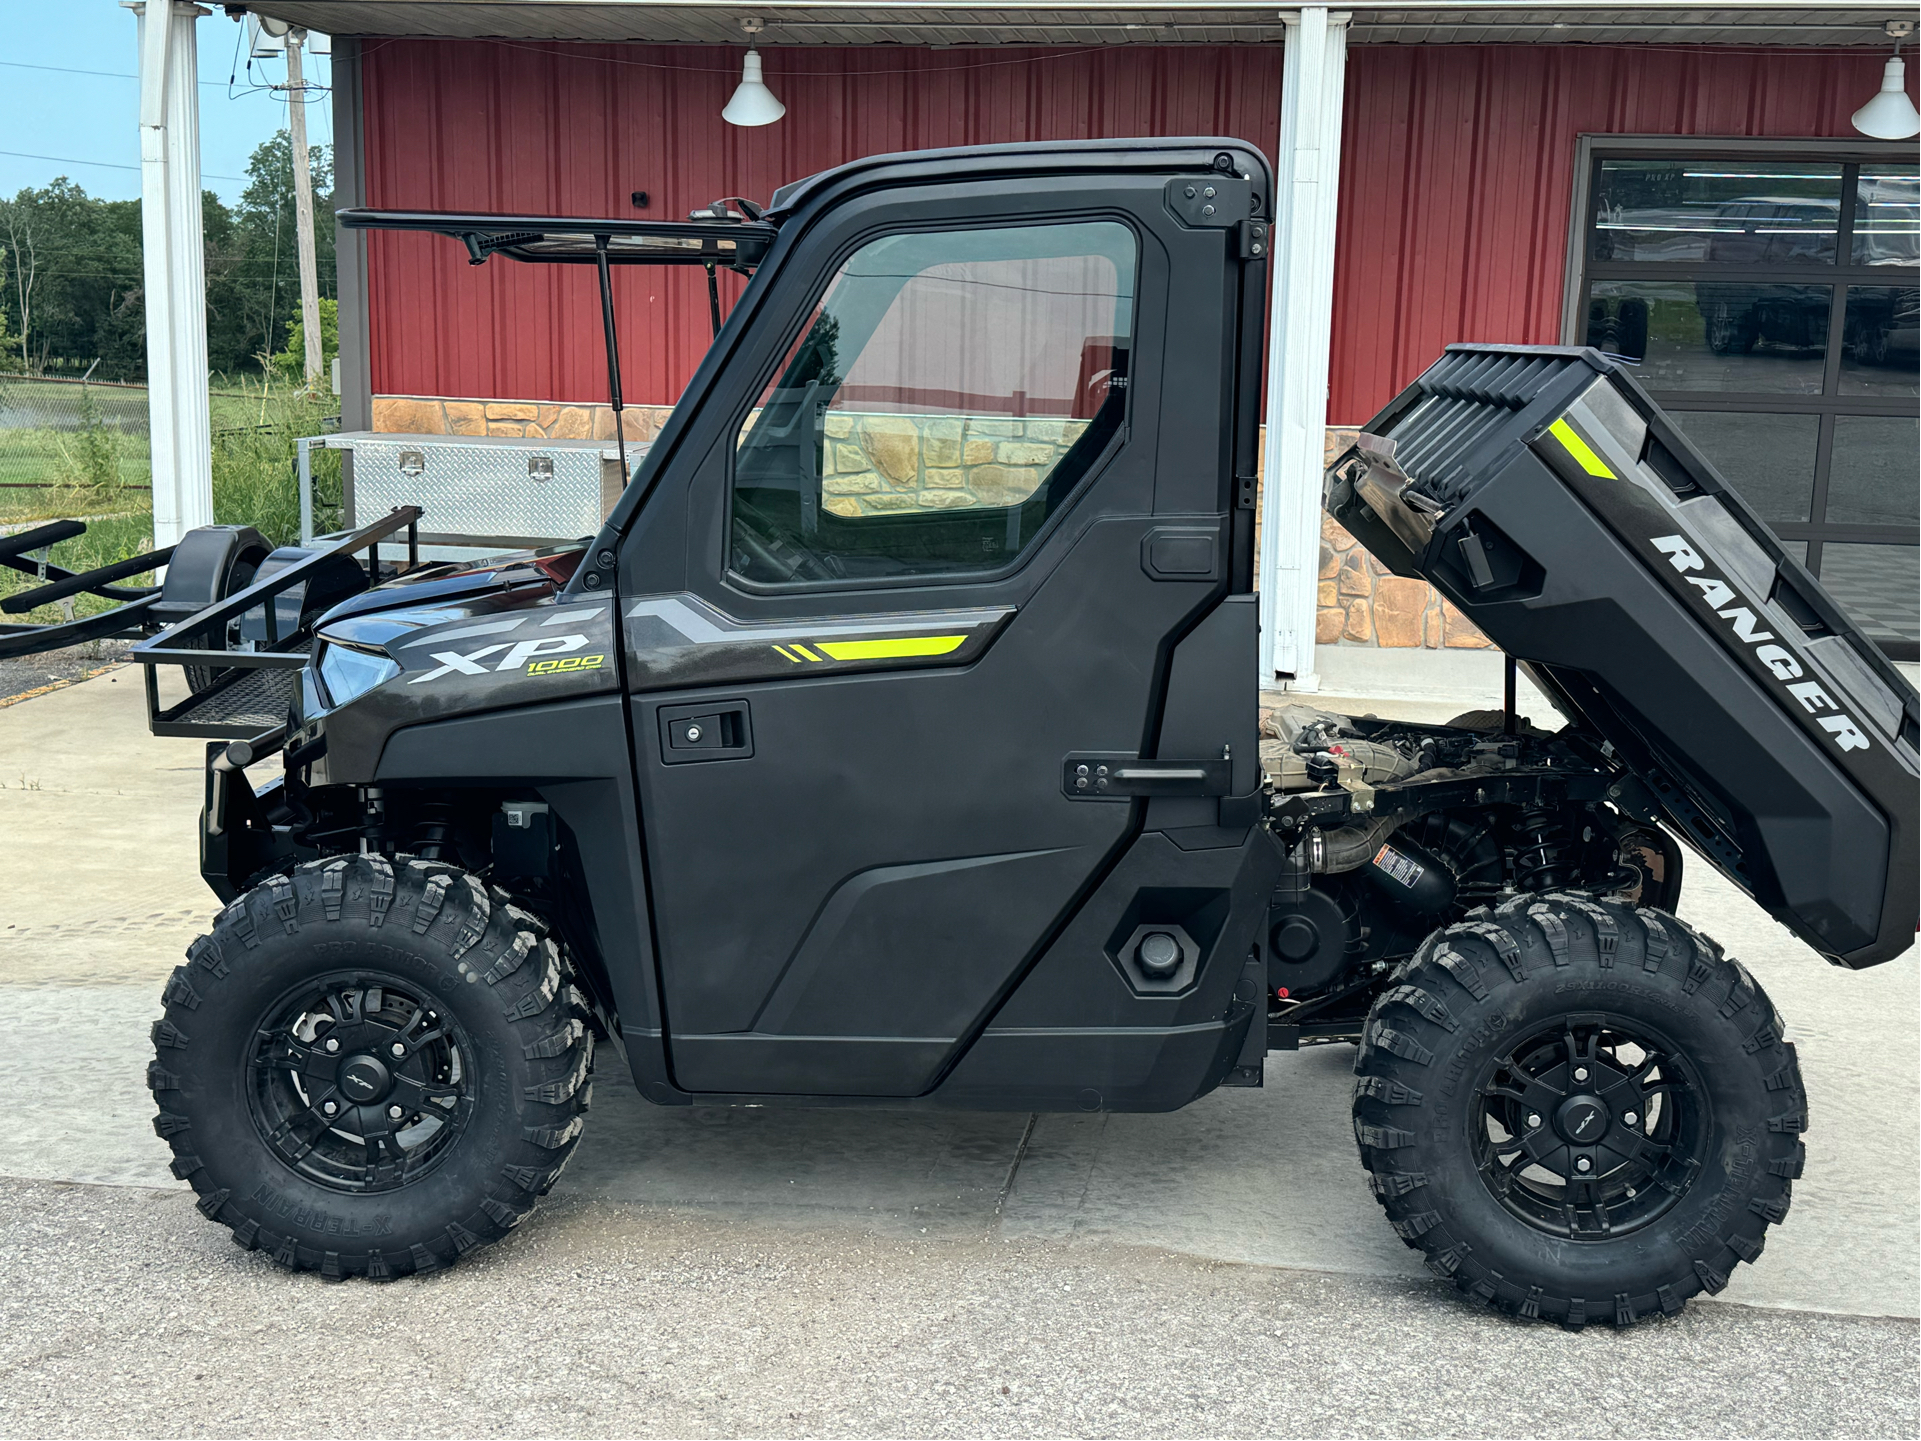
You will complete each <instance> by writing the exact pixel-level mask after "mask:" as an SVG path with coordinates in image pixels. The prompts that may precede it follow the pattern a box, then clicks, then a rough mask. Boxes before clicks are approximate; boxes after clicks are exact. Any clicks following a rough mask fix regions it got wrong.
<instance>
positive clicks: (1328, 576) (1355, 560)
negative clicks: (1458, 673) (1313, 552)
mask: <svg viewBox="0 0 1921 1441" xmlns="http://www.w3.org/2000/svg"><path fill="white" fill-rule="evenodd" d="M1358 434H1360V432H1359V431H1358V430H1355V429H1354V428H1352V427H1350V426H1333V425H1330V426H1329V427H1328V428H1327V446H1326V451H1325V455H1326V461H1325V463H1326V464H1329V465H1332V464H1333V463H1334V461H1335V460H1336V459H1337V458H1338V457H1339V456H1340V455H1341V453H1342V452H1343V451H1345V450H1346V449H1347V448H1348V447H1349V446H1350V445H1352V444H1353V443H1354V437H1355V436H1357V435H1358ZM1316 600H1317V604H1316V606H1315V611H1314V643H1315V644H1316V645H1345V646H1368V647H1374V648H1379V649H1389V650H1401V649H1406V650H1415V649H1424V650H1441V649H1444V648H1445V649H1450V650H1486V649H1488V648H1489V643H1488V639H1487V637H1486V636H1484V635H1482V634H1481V632H1480V631H1479V630H1477V629H1476V628H1475V626H1474V623H1473V622H1472V621H1470V620H1469V619H1468V618H1467V617H1466V616H1464V615H1462V614H1461V612H1460V611H1458V610H1456V609H1455V608H1454V606H1453V605H1452V604H1451V603H1450V602H1448V601H1447V600H1444V599H1443V598H1442V596H1441V593H1440V592H1439V591H1437V590H1436V589H1434V587H1433V586H1431V585H1429V584H1428V583H1427V582H1426V581H1424V580H1408V579H1405V578H1404V577H1402V576H1398V575H1395V574H1394V573H1393V572H1392V571H1390V570H1388V569H1387V568H1386V567H1385V566H1383V565H1382V564H1381V563H1380V562H1379V561H1378V560H1376V559H1375V558H1374V557H1373V556H1372V555H1371V554H1369V553H1368V552H1367V550H1366V549H1364V548H1363V547H1362V545H1361V543H1360V542H1359V541H1357V540H1355V539H1354V537H1353V536H1351V535H1349V534H1348V532H1347V528H1346V527H1345V526H1343V525H1342V524H1341V523H1340V522H1339V521H1337V520H1336V519H1334V517H1333V516H1331V515H1329V514H1327V513H1326V512H1325V511H1323V512H1322V513H1321V572H1320V592H1319V595H1318V596H1317V598H1316Z"/></svg>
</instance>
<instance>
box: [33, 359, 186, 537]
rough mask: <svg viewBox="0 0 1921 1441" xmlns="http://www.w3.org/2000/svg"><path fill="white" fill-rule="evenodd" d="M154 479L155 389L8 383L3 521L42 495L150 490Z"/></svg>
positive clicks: (36, 380)
mask: <svg viewBox="0 0 1921 1441" xmlns="http://www.w3.org/2000/svg"><path fill="white" fill-rule="evenodd" d="M151 479H152V465H151V451H150V449H149V446H148V437H147V387H146V386H144V385H124V384H121V383H118V382H115V381H87V380H67V379H55V378H53V377H49V376H37V375H0V515H5V514H7V513H8V512H12V511H20V510H25V509H30V508H33V504H34V502H35V501H36V500H38V499H39V498H40V497H39V495H38V494H37V493H38V492H44V491H48V490H64V489H76V488H81V487H85V488H88V489H95V490H99V489H107V488H110V487H122V488H136V489H140V490H143V491H144V490H145V489H146V488H147V487H148V486H149V485H150V484H151Z"/></svg>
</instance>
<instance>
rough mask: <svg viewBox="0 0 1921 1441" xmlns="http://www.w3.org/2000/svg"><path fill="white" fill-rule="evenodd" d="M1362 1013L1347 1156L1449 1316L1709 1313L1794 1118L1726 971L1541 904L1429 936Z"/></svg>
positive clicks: (1763, 1204) (1624, 917) (1520, 905)
mask: <svg viewBox="0 0 1921 1441" xmlns="http://www.w3.org/2000/svg"><path fill="white" fill-rule="evenodd" d="M1395 981H1396V984H1395V985H1393V986H1392V987H1391V988H1390V989H1389V990H1388V991H1387V992H1386V993H1384V994H1383V995H1382V996H1381V997H1380V999H1379V1000H1378V1001H1376V1003H1375V1005H1374V1008H1373V1011H1372V1013H1371V1014H1370V1015H1369V1017H1368V1022H1367V1028H1366V1032H1365V1035H1364V1038H1363V1041H1362V1045H1361V1050H1360V1054H1359V1056H1358V1058H1357V1059H1356V1061H1355V1071H1356V1073H1357V1075H1358V1077H1359V1079H1358V1080H1357V1081H1356V1082H1355V1087H1354V1132H1355V1137H1356V1139H1357V1140H1358V1141H1359V1143H1360V1148H1361V1163H1362V1164H1363V1165H1364V1166H1366V1167H1367V1169H1368V1172H1369V1180H1370V1183H1371V1185H1372V1187H1373V1190H1374V1194H1375V1196H1376V1197H1377V1198H1378V1199H1379V1200H1380V1202H1381V1204H1382V1206H1383V1207H1385V1208H1386V1210H1387V1213H1388V1219H1389V1220H1390V1221H1391V1222H1392V1223H1393V1225H1394V1229H1395V1231H1396V1232H1397V1233H1398V1234H1399V1235H1400V1236H1401V1238H1402V1239H1403V1240H1404V1241H1405V1242H1406V1243H1407V1244H1408V1245H1409V1246H1412V1247H1414V1248H1415V1249H1417V1250H1419V1251H1421V1252H1423V1253H1424V1255H1425V1256H1426V1258H1427V1264H1428V1266H1429V1268H1430V1269H1432V1270H1434V1271H1435V1272H1436V1273H1437V1274H1440V1275H1442V1276H1444V1277H1446V1278H1448V1279H1449V1280H1451V1281H1452V1282H1453V1283H1454V1285H1455V1286H1456V1287H1457V1288H1458V1289H1460V1290H1461V1291H1463V1292H1466V1293H1467V1294H1468V1295H1470V1296H1472V1297H1474V1298H1475V1299H1477V1300H1480V1301H1482V1302H1485V1303H1487V1304H1490V1305H1493V1306H1496V1307H1498V1308H1499V1309H1501V1310H1503V1311H1507V1312H1509V1313H1511V1314H1514V1315H1519V1316H1530V1317H1542V1318H1545V1319H1549V1320H1554V1321H1559V1322H1561V1323H1562V1324H1564V1325H1569V1326H1580V1325H1582V1324H1584V1323H1585V1322H1588V1321H1610V1322H1613V1323H1614V1324H1616V1325H1626V1324H1629V1323H1631V1322H1634V1321H1636V1320H1639V1319H1641V1318H1643V1317H1645V1316H1649V1315H1653V1314H1656V1313H1660V1312H1668V1313H1672V1312H1675V1311H1678V1310H1680V1309H1681V1307H1682V1305H1683V1304H1684V1303H1685V1302H1686V1300H1687V1298H1688V1297H1690V1296H1692V1295H1695V1294H1697V1293H1698V1292H1700V1291H1703V1290H1706V1291H1710V1292H1712V1291H1719V1290H1720V1289H1721V1288H1722V1287H1723V1286H1724V1285H1726V1284H1727V1279H1728V1275H1729V1273H1730V1272H1731V1271H1732V1270H1733V1268H1734V1267H1735V1266H1736V1265H1737V1264H1738V1263H1740V1262H1742V1261H1752V1260H1754V1259H1755V1258H1756V1257H1757V1256H1759V1255H1760V1254H1761V1247H1762V1242H1763V1239H1764V1236H1765V1233H1766V1231H1767V1228H1768V1227H1769V1226H1770V1225H1772V1224H1774V1223H1776V1222H1779V1221H1780V1220H1782V1219H1783V1218H1784V1217H1785V1216H1786V1215H1787V1212H1788V1202H1789V1197H1790V1194H1791V1191H1792V1183H1793V1181H1794V1180H1795V1179H1797V1178H1798V1177H1799V1176H1800V1174H1801V1167H1802V1163H1803V1159H1804V1156H1805V1151H1804V1148H1803V1146H1802V1143H1801V1132H1802V1131H1803V1130H1805V1129H1806V1125H1807V1095H1806V1092H1805V1090H1804V1088H1803V1086H1802V1082H1801V1072H1800V1067H1799V1064H1798V1063H1797V1061H1796V1059H1795V1054H1794V1047H1793V1046H1792V1045H1790V1044H1789V1043H1788V1042H1787V1041H1785V1040H1784V1039H1783V1038H1782V1037H1783V1028H1782V1022H1781V1018H1780V1016H1779V1015H1778V1014H1777V1013H1776V1011H1775V1009H1774V1006H1773V1005H1772V1003H1771V1002H1770V1001H1769V1000H1768V998H1767V996H1766V995H1765V994H1764V993H1763V992H1762V990H1761V988H1760V987H1759V986H1758V985H1756V984H1755V982H1754V978H1753V977H1752V976H1750V975H1749V974H1748V973H1747V971H1746V970H1745V969H1744V968H1743V967H1742V966H1741V964H1740V963H1739V962H1738V961H1734V960H1730V959H1728V958H1726V957H1724V956H1723V955H1722V953H1721V951H1720V948H1719V947H1717V946H1716V945H1715V944H1714V943H1713V942H1712V941H1709V940H1707V939H1706V938H1705V937H1702V936H1700V935H1698V934H1696V933H1695V932H1694V931H1692V930H1690V929H1689V928H1688V927H1687V926H1685V925H1683V924H1682V923H1681V922H1680V921H1678V920H1676V919H1675V918H1674V917H1673V916H1671V915H1668V914H1666V913H1665V912H1661V911H1655V910H1649V909H1636V908H1635V907H1633V906H1630V905H1628V904H1626V903H1624V902H1619V901H1611V900H1597V899H1595V898H1593V897H1591V896H1587V895H1576V894H1549V895H1542V896H1526V897H1521V898H1519V899H1517V900H1513V901H1509V902H1507V903H1505V904H1503V905H1502V906H1501V907H1500V908H1499V909H1497V910H1494V911H1479V912H1476V913H1474V914H1472V915H1470V916H1469V917H1468V918H1467V919H1466V920H1464V921H1462V922H1460V923H1459V924H1457V925H1453V926H1449V927H1448V928H1447V929H1445V930H1443V931H1439V932H1437V933H1435V935H1433V936H1431V937H1430V938H1429V939H1428V940H1427V941H1426V943H1424V944H1423V945H1422V947H1421V949H1420V950H1419V951H1418V952H1417V953H1416V954H1415V956H1414V958H1413V959H1412V960H1411V961H1409V962H1408V963H1407V965H1406V966H1405V967H1403V969H1402V971H1401V973H1400V974H1399V975H1398V976H1397V977H1396V978H1395Z"/></svg>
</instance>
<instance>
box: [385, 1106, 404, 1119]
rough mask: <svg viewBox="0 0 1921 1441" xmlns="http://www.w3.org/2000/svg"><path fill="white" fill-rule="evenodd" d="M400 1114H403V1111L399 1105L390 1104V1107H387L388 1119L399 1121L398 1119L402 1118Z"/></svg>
mask: <svg viewBox="0 0 1921 1441" xmlns="http://www.w3.org/2000/svg"><path fill="white" fill-rule="evenodd" d="M400 1116H401V1111H400V1107H398V1106H389V1107H387V1119H388V1120H390V1121H398V1120H399V1119H400Z"/></svg>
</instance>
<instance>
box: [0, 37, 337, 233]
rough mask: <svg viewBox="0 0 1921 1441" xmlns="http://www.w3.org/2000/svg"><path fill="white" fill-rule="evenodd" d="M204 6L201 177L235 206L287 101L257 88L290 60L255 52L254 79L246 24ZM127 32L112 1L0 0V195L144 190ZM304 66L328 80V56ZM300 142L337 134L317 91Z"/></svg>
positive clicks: (135, 58)
mask: <svg viewBox="0 0 1921 1441" xmlns="http://www.w3.org/2000/svg"><path fill="white" fill-rule="evenodd" d="M207 8H209V9H211V10H212V11H213V13H212V14H211V15H208V16H206V17H204V18H203V19H201V20H200V21H199V22H197V24H196V26H195V28H196V30H197V31H198V32H199V40H200V171H201V179H200V183H201V187H202V188H203V189H206V190H211V191H213V192H214V193H215V194H217V195H219V197H220V198H221V199H222V200H223V201H225V202H226V203H227V204H229V205H231V204H233V202H234V201H236V200H238V199H239V198H240V192H241V191H242V190H244V189H245V188H246V175H247V158H248V157H249V156H250V155H252V154H253V151H254V147H255V146H257V145H259V144H260V143H261V142H262V141H263V140H266V139H268V138H270V137H271V136H272V135H273V134H274V132H275V131H277V130H283V129H285V128H286V125H287V102H286V97H285V96H284V94H278V93H275V92H272V91H269V90H266V89H263V88H260V87H262V86H265V85H269V84H273V85H278V84H282V83H284V82H285V80H286V78H287V75H286V63H285V62H284V61H282V60H280V59H277V58H276V59H272V60H255V61H254V62H253V70H252V72H251V76H250V75H249V72H248V69H247V54H246V48H245V43H244V39H243V37H244V34H245V31H246V26H245V25H244V24H240V23H237V22H235V21H232V20H229V19H227V18H226V16H225V15H223V14H222V13H221V12H220V9H219V7H218V6H214V5H210V6H208V7H207ZM134 35H135V21H134V17H133V14H132V12H130V11H127V10H123V9H122V8H121V7H120V6H119V5H118V4H117V3H116V0H0V196H11V195H13V194H14V193H15V192H17V191H18V190H20V189H21V187H23V186H28V185H31V186H36V187H38V186H43V185H45V184H47V183H48V182H49V181H51V180H54V179H56V178H57V177H59V176H62V175H64V176H66V177H67V178H68V179H70V180H72V181H74V182H75V183H76V184H78V185H80V186H82V187H84V188H85V189H86V191H87V193H88V194H89V195H98V196H102V197H104V198H106V199H109V200H134V199H138V198H139V195H140V136H139V120H140V82H139V80H138V78H137V76H138V73H139V63H140V61H139V54H138V52H137V50H136V48H135V44H134ZM305 70H306V79H307V80H308V82H309V83H317V84H320V85H326V84H328V83H329V82H330V81H331V79H332V68H331V66H330V64H329V62H328V60H327V58H326V57H325V56H308V57H306V66H305ZM75 71H83V72H87V73H83V74H75V73H73V72H75ZM229 76H231V77H232V83H231V85H230V84H229V83H228V81H229ZM307 139H308V143H309V144H313V145H326V144H331V143H332V142H333V110H332V107H331V106H330V105H328V104H327V103H326V100H325V98H324V97H323V98H321V99H320V100H319V101H318V102H317V103H313V104H310V105H309V107H308V109H307ZM28 157H51V158H28Z"/></svg>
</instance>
